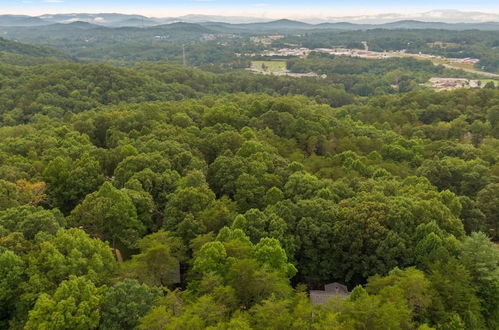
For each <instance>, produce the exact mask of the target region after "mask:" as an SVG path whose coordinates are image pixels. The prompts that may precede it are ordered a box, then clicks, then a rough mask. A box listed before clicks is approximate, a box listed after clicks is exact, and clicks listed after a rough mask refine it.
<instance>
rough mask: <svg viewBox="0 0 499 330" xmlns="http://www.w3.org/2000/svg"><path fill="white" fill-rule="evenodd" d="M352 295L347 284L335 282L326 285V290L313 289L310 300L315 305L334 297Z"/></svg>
mask: <svg viewBox="0 0 499 330" xmlns="http://www.w3.org/2000/svg"><path fill="white" fill-rule="evenodd" d="M349 295H350V292H348V288H347V286H346V285H344V284H341V283H337V282H333V283H329V284H326V285H324V290H311V291H310V302H311V303H312V304H313V305H318V304H325V303H327V302H328V300H329V299H331V298H333V297H340V298H346V297H348V296H349Z"/></svg>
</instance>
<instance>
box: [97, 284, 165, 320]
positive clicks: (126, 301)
mask: <svg viewBox="0 0 499 330" xmlns="http://www.w3.org/2000/svg"><path fill="white" fill-rule="evenodd" d="M160 296H161V292H160V291H159V290H157V289H156V290H154V289H150V288H149V287H148V286H147V285H145V284H140V283H139V282H137V281H136V280H129V279H127V280H124V281H121V282H118V283H117V284H115V285H114V286H112V287H110V288H109V289H108V290H107V291H106V293H105V294H104V297H103V299H102V303H101V322H100V325H99V328H100V329H134V328H136V327H137V326H138V324H139V319H140V318H141V317H143V316H144V315H146V314H147V313H148V312H149V310H150V309H151V308H152V307H153V306H154V303H155V301H156V300H157V299H158V298H159V297H160Z"/></svg>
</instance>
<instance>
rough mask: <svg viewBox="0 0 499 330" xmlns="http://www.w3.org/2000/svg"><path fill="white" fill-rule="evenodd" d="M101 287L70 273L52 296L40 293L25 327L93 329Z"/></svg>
mask: <svg viewBox="0 0 499 330" xmlns="http://www.w3.org/2000/svg"><path fill="white" fill-rule="evenodd" d="M102 291H103V290H102V288H96V287H95V285H94V284H93V283H92V282H91V281H90V280H88V279H85V278H82V277H76V276H70V277H69V279H68V280H66V281H63V282H62V283H61V284H60V285H59V287H58V288H57V289H56V291H55V292H54V294H53V295H49V294H45V293H42V294H41V295H40V297H38V299H37V301H36V304H35V307H34V308H33V309H32V310H31V311H30V312H29V317H28V321H27V322H26V325H25V327H24V328H25V329H40V328H42V329H92V328H96V327H97V326H98V325H99V321H100V311H99V306H100V304H101V302H102Z"/></svg>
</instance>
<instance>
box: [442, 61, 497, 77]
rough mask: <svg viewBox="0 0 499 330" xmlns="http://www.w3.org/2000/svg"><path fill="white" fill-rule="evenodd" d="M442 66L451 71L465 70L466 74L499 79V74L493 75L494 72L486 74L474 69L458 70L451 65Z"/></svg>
mask: <svg viewBox="0 0 499 330" xmlns="http://www.w3.org/2000/svg"><path fill="white" fill-rule="evenodd" d="M442 65H443V66H445V67H446V68H449V69H457V70H463V71H466V72H469V73H475V74H481V75H482V76H487V77H490V78H499V74H495V73H492V72H485V71H478V70H472V69H463V68H457V67H455V66H452V65H450V64H442Z"/></svg>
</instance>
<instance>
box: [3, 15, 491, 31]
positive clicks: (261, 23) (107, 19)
mask: <svg viewBox="0 0 499 330" xmlns="http://www.w3.org/2000/svg"><path fill="white" fill-rule="evenodd" d="M74 22H86V23H91V24H95V25H99V26H106V27H151V26H156V25H166V24H171V23H177V22H184V23H195V24H203V25H205V26H207V25H212V26H213V24H208V23H217V24H221V25H222V26H227V25H230V26H233V27H234V28H238V29H241V28H242V29H252V30H255V29H256V30H261V29H269V28H273V27H278V28H279V29H297V28H299V29H315V28H340V29H371V28H439V29H440V28H443V29H452V30H460V29H479V30H495V29H497V25H498V24H499V14H495V13H481V12H462V11H457V10H435V11H431V12H425V13H414V14H410V15H409V14H396V13H385V14H377V15H360V16H350V17H334V16H331V17H320V18H314V17H304V18H301V19H295V20H290V19H279V20H272V19H269V18H262V17H243V16H221V15H218V16H214V15H186V16H180V17H165V18H157V17H146V16H142V15H129V14H119V13H98V14H87V13H71V14H45V15H41V16H27V15H0V26H3V27H8V26H44V25H51V24H56V23H59V24H68V23H74Z"/></svg>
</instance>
